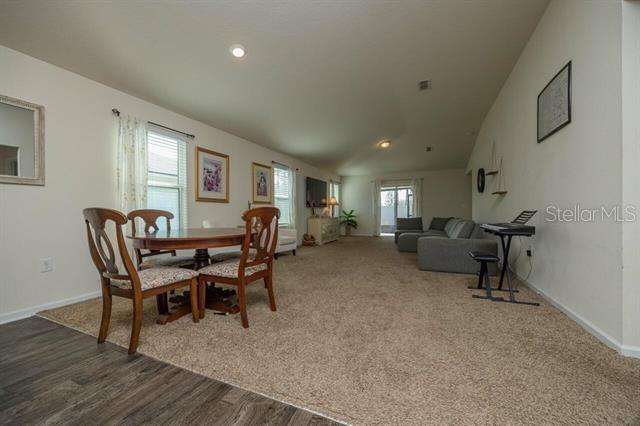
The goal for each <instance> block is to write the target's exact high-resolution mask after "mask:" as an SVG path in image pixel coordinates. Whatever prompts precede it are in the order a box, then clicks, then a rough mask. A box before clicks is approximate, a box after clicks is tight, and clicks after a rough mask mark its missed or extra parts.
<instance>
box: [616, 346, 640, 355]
mask: <svg viewBox="0 0 640 426" xmlns="http://www.w3.org/2000/svg"><path fill="white" fill-rule="evenodd" d="M620 353H621V354H622V355H624V356H628V357H631V358H640V346H629V345H622V348H621V350H620Z"/></svg>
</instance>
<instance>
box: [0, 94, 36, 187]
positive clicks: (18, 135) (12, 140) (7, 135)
mask: <svg viewBox="0 0 640 426" xmlns="http://www.w3.org/2000/svg"><path fill="white" fill-rule="evenodd" d="M33 126H34V121H33V111H31V110H28V109H25V108H19V107H16V106H13V105H8V104H0V145H7V146H13V147H18V164H19V168H20V170H19V176H25V177H33V176H35V167H36V163H35V156H34V151H35V136H34V130H33Z"/></svg>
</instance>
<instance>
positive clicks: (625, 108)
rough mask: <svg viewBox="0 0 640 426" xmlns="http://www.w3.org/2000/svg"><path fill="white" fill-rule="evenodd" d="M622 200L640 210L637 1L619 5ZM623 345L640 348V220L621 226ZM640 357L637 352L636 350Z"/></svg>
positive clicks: (639, 27)
mask: <svg viewBox="0 0 640 426" xmlns="http://www.w3.org/2000/svg"><path fill="white" fill-rule="evenodd" d="M622 153H623V157H622V173H623V181H622V197H623V201H624V204H626V205H634V206H637V207H640V167H639V166H638V165H639V164H640V2H638V1H624V2H623V3H622ZM622 249H623V258H622V265H623V268H622V271H623V280H622V312H623V316H622V321H623V329H622V342H623V344H624V346H625V348H623V350H630V349H628V348H631V347H635V348H640V221H635V222H627V223H624V224H623V239H622ZM637 351H638V353H637V356H639V357H640V349H637Z"/></svg>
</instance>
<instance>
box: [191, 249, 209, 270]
mask: <svg viewBox="0 0 640 426" xmlns="http://www.w3.org/2000/svg"><path fill="white" fill-rule="evenodd" d="M193 260H194V261H195V264H196V265H195V267H196V271H197V270H198V269H201V268H204V267H205V266H207V265H209V263H211V258H210V256H209V250H207V249H206V248H203V249H196V254H195V255H194V256H193Z"/></svg>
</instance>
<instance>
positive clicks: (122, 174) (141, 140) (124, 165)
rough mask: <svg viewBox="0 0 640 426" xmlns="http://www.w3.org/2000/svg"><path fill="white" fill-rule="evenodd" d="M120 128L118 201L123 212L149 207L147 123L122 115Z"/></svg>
mask: <svg viewBox="0 0 640 426" xmlns="http://www.w3.org/2000/svg"><path fill="white" fill-rule="evenodd" d="M119 122H120V123H119V124H120V125H119V129H118V158H117V178H118V201H119V207H120V211H122V212H123V213H124V214H127V213H128V212H130V211H131V210H136V209H143V208H146V207H147V169H148V165H147V123H146V122H144V121H141V120H139V119H137V118H135V117H130V116H120V117H119Z"/></svg>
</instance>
